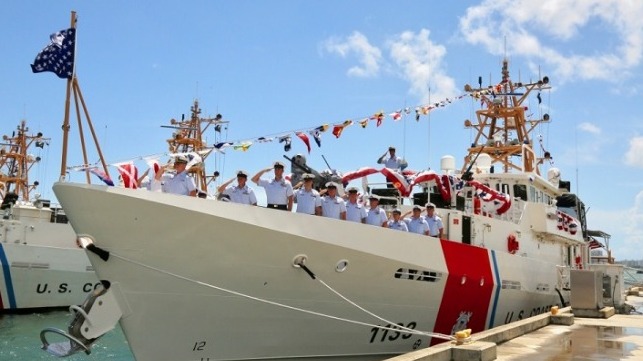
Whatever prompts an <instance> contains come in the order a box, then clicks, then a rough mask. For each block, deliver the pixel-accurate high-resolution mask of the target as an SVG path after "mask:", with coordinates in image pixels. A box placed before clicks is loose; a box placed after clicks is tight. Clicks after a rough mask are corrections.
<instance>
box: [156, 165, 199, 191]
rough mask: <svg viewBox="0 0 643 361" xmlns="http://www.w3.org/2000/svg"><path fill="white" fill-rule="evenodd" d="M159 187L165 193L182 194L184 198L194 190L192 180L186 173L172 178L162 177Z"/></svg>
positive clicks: (168, 176) (194, 185)
mask: <svg viewBox="0 0 643 361" xmlns="http://www.w3.org/2000/svg"><path fill="white" fill-rule="evenodd" d="M161 187H162V190H163V192H165V193H173V194H182V195H184V196H187V195H190V192H192V191H195V190H196V184H195V183H194V178H192V177H190V176H188V172H187V171H183V172H181V173H179V174H175V175H174V176H171V175H164V176H163V183H162V186H161Z"/></svg>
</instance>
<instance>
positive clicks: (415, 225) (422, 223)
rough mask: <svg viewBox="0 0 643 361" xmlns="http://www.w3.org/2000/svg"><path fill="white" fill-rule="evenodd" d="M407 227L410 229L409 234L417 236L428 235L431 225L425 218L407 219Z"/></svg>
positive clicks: (405, 220) (405, 219)
mask: <svg viewBox="0 0 643 361" xmlns="http://www.w3.org/2000/svg"><path fill="white" fill-rule="evenodd" d="M404 222H406V226H407V227H409V232H411V233H417V234H426V232H428V231H429V224H428V223H427V222H426V220H425V219H424V217H418V218H413V217H407V218H404Z"/></svg>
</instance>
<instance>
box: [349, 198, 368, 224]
mask: <svg viewBox="0 0 643 361" xmlns="http://www.w3.org/2000/svg"><path fill="white" fill-rule="evenodd" d="M364 218H366V208H364V206H363V205H361V204H359V203H351V202H347V203H346V220H347V221H352V222H357V223H362V219H364Z"/></svg>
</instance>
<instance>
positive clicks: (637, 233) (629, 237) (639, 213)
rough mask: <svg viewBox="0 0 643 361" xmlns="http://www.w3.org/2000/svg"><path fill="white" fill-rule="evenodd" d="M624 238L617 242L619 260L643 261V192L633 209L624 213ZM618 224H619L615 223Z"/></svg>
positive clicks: (635, 200) (638, 195) (636, 199)
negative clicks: (642, 249)
mask: <svg viewBox="0 0 643 361" xmlns="http://www.w3.org/2000/svg"><path fill="white" fill-rule="evenodd" d="M621 215H622V218H621V219H620V222H619V223H621V224H622V225H623V232H624V238H623V239H622V240H620V239H619V240H618V241H617V242H615V244H614V243H613V244H614V245H615V246H616V249H615V253H616V257H618V258H619V259H643V253H642V251H641V245H643V191H640V192H639V193H638V194H637V195H636V197H635V198H634V205H633V206H632V208H630V209H627V210H625V211H624V212H622V214H621ZM615 224H618V223H615Z"/></svg>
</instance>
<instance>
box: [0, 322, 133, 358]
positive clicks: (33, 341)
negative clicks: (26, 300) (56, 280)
mask: <svg viewBox="0 0 643 361" xmlns="http://www.w3.org/2000/svg"><path fill="white" fill-rule="evenodd" d="M71 320H72V314H71V313H70V312H69V311H66V310H65V311H50V312H42V313H32V314H19V315H0V361H10V360H20V361H25V360H29V361H31V360H52V361H53V360H60V359H59V358H57V357H55V356H53V355H50V354H48V353H47V352H45V351H43V350H41V349H40V347H41V346H42V342H41V341H40V331H41V330H43V329H44V328H47V327H54V328H59V329H62V330H66V329H67V326H68V325H69V322H70V321H71ZM47 340H48V341H49V342H50V343H56V342H60V341H62V338H61V337H60V336H58V337H56V335H54V334H51V333H49V334H47ZM64 360H68V361H80V360H85V361H87V360H110V361H134V356H133V355H132V352H131V351H130V349H129V346H128V345H127V341H126V340H125V336H124V335H123V331H122V330H121V329H120V327H118V326H117V327H116V329H114V330H112V331H110V332H108V333H106V334H105V335H103V336H102V337H101V338H100V339H99V340H98V341H96V343H94V345H93V346H92V348H91V354H90V355H87V354H85V353H84V352H81V353H77V354H75V355H73V356H70V357H67V358H65V359H64Z"/></svg>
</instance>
